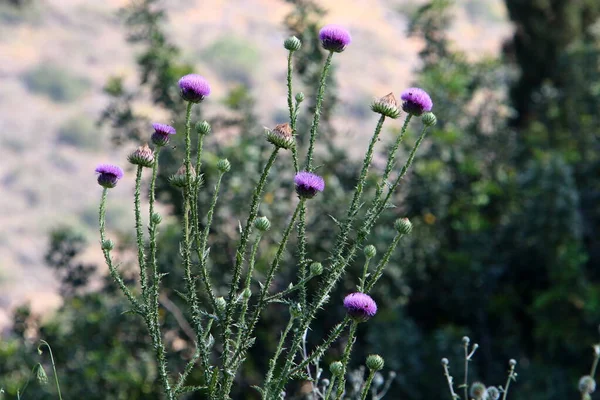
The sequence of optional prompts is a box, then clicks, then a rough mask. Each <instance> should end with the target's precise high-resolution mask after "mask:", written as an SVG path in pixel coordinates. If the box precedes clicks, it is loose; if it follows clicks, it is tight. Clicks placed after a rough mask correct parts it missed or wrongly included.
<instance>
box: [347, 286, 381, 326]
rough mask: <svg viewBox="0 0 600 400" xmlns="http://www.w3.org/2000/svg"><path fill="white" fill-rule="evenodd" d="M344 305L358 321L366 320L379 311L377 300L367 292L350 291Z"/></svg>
mask: <svg viewBox="0 0 600 400" xmlns="http://www.w3.org/2000/svg"><path fill="white" fill-rule="evenodd" d="M344 307H345V308H346V311H348V314H349V315H350V316H351V317H352V318H353V319H354V320H355V321H357V322H364V321H366V320H368V319H369V318H371V317H373V316H374V315H375V314H376V313H377V304H375V300H373V299H372V298H371V296H369V295H368V294H366V293H360V292H357V293H350V294H349V295H348V296H346V297H345V298H344Z"/></svg>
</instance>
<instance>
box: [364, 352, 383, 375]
mask: <svg viewBox="0 0 600 400" xmlns="http://www.w3.org/2000/svg"><path fill="white" fill-rule="evenodd" d="M384 364H385V363H384V361H383V358H381V356H379V355H377V354H371V355H370V356H368V357H367V368H369V369H370V370H371V371H381V370H382V369H383V365H384Z"/></svg>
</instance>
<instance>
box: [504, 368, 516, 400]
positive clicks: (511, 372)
mask: <svg viewBox="0 0 600 400" xmlns="http://www.w3.org/2000/svg"><path fill="white" fill-rule="evenodd" d="M511 361H512V360H511ZM509 365H510V370H509V371H508V378H506V385H505V386H504V394H503V395H502V400H506V397H507V396H508V387H509V386H510V381H512V380H513V379H515V365H516V363H513V362H511V363H509Z"/></svg>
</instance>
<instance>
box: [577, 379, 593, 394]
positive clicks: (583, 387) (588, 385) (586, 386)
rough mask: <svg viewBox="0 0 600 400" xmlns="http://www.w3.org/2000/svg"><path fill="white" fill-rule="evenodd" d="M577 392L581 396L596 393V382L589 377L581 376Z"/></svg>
mask: <svg viewBox="0 0 600 400" xmlns="http://www.w3.org/2000/svg"><path fill="white" fill-rule="evenodd" d="M579 391H580V392H581V393H582V394H592V393H594V392H595V391H596V381H595V380H594V378H592V377H591V376H589V375H585V376H582V377H581V379H579Z"/></svg>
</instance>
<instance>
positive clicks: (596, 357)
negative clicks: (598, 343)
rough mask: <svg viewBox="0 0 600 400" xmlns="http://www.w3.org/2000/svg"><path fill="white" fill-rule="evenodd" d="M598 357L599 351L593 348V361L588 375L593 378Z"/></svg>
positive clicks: (599, 356)
mask: <svg viewBox="0 0 600 400" xmlns="http://www.w3.org/2000/svg"><path fill="white" fill-rule="evenodd" d="M599 359H600V352H597V351H596V349H595V348H594V362H593V363H592V369H591V371H590V376H591V377H592V378H593V377H594V376H595V375H596V368H597V367H598V360H599Z"/></svg>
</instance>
